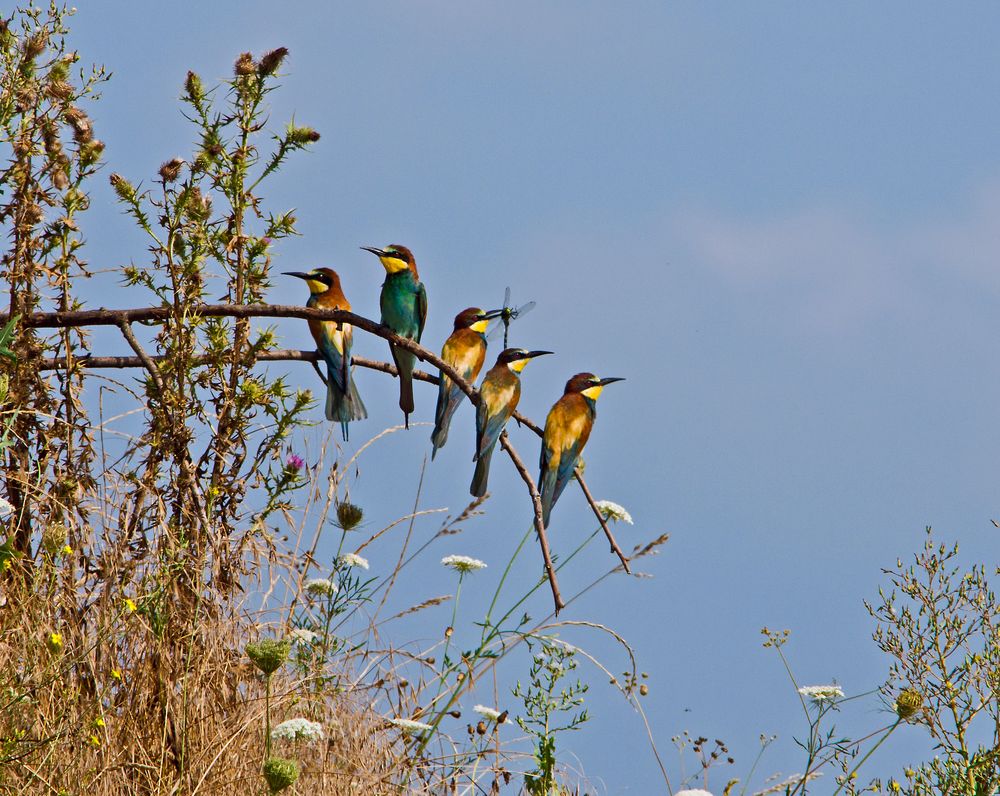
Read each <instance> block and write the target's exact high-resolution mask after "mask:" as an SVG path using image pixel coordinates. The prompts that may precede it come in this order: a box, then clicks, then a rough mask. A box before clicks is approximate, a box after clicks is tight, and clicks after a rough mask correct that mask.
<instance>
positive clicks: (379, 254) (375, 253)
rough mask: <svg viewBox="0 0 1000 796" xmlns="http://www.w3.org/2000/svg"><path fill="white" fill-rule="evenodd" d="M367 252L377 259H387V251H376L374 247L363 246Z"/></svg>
mask: <svg viewBox="0 0 1000 796" xmlns="http://www.w3.org/2000/svg"><path fill="white" fill-rule="evenodd" d="M361 248H362V249H364V250H365V251H366V252H371V253H372V254H374V255H375V256H376V257H385V251H384V250H383V249H376V248H375V247H374V246H362V247H361Z"/></svg>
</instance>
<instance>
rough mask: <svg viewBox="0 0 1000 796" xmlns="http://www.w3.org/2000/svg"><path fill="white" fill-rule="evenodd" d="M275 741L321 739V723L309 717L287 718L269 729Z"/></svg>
mask: <svg viewBox="0 0 1000 796" xmlns="http://www.w3.org/2000/svg"><path fill="white" fill-rule="evenodd" d="M271 738H272V739H273V740H275V741H279V740H281V741H322V740H323V725H322V724H320V723H319V722H318V721H309V719H288V721H283V722H281V724H279V725H278V726H276V727H274V728H273V729H272V730H271Z"/></svg>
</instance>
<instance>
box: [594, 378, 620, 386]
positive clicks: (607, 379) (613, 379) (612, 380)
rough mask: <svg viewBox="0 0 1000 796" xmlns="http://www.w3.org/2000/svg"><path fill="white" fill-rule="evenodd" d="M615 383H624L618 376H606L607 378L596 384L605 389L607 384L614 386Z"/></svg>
mask: <svg viewBox="0 0 1000 796" xmlns="http://www.w3.org/2000/svg"><path fill="white" fill-rule="evenodd" d="M616 381H625V379H624V378H621V377H618V376H608V378H606V379H601V380H600V381H599V382H597V383H598V384H600V385H601V386H602V387H607V386H608V385H609V384H614V383H615V382H616Z"/></svg>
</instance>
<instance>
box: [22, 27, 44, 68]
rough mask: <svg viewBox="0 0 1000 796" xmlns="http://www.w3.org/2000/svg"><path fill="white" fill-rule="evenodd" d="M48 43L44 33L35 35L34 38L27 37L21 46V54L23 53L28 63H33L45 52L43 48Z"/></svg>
mask: <svg viewBox="0 0 1000 796" xmlns="http://www.w3.org/2000/svg"><path fill="white" fill-rule="evenodd" d="M48 43H49V37H48V35H47V34H46V33H45V31H41V32H39V33H36V34H35V35H34V36H29V37H28V38H26V39H25V40H24V44H23V45H22V52H23V53H24V57H25V59H27V60H28V61H34V60H35V59H36V58H37V57H38V56H39V55H41V54H42V53H43V52H45V47H46V45H48Z"/></svg>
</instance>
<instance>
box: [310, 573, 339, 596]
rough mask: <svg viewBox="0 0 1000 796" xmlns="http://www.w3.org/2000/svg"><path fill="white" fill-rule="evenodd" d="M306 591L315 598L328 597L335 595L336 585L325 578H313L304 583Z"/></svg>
mask: <svg viewBox="0 0 1000 796" xmlns="http://www.w3.org/2000/svg"><path fill="white" fill-rule="evenodd" d="M306 591H307V592H309V593H310V594H313V595H315V596H317V597H329V596H330V595H331V594H336V593H337V584H336V583H334V582H333V581H331V580H327V579H326V578H313V579H312V580H310V581H307V582H306Z"/></svg>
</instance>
